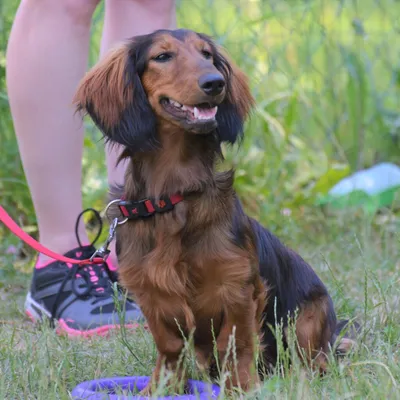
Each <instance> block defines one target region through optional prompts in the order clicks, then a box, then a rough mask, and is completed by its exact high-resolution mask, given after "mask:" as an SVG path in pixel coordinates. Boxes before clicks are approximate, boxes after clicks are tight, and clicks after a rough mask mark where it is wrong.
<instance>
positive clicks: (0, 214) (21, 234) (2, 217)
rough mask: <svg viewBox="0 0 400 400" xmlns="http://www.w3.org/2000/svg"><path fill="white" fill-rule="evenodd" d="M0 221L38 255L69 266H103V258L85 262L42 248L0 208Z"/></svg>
mask: <svg viewBox="0 0 400 400" xmlns="http://www.w3.org/2000/svg"><path fill="white" fill-rule="evenodd" d="M0 221H1V222H3V224H4V225H5V226H6V227H7V228H8V229H9V230H10V231H11V232H12V233H13V234H14V235H15V236H17V237H18V238H20V239H21V240H22V241H24V242H25V243H26V244H27V245H28V246H30V247H32V248H33V249H34V250H36V251H37V252H39V253H42V254H45V255H46V256H48V257H51V258H53V259H54V260H58V261H62V262H65V263H71V264H80V265H85V264H103V263H104V259H103V258H93V259H92V260H91V259H90V258H89V259H87V260H75V259H73V258H69V257H65V256H62V255H60V254H57V253H55V252H54V251H51V250H49V249H48V248H47V247H44V246H43V245H42V244H40V243H39V242H38V241H36V240H35V239H34V238H33V237H32V236H29V235H28V234H27V233H26V232H25V231H23V230H22V229H21V228H20V227H19V226H18V225H17V224H16V223H15V222H14V220H13V219H12V218H11V217H10V216H9V215H8V214H7V212H6V210H5V209H4V208H3V207H2V206H0Z"/></svg>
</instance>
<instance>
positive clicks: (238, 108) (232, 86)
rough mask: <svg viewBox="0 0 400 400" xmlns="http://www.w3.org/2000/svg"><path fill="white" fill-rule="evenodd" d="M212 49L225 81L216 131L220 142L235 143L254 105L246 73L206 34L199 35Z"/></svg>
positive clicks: (241, 134) (240, 136) (217, 66)
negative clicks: (224, 91) (225, 88)
mask: <svg viewBox="0 0 400 400" xmlns="http://www.w3.org/2000/svg"><path fill="white" fill-rule="evenodd" d="M200 36H201V37H202V38H203V39H204V40H206V41H207V42H208V43H209V44H210V45H211V47H212V49H213V53H214V54H213V56H214V65H215V67H216V68H217V69H218V70H219V71H220V72H221V73H222V75H223V76H224V78H225V81H226V83H227V92H226V97H225V100H224V101H223V102H222V103H221V104H220V105H219V106H218V112H217V116H216V118H217V122H218V128H217V133H218V137H219V140H220V141H221V142H228V143H231V144H233V143H235V142H237V141H241V139H242V138H243V126H244V122H245V121H246V118H247V117H248V116H249V114H250V111H251V109H252V108H253V107H254V105H255V101H254V98H253V96H252V94H251V91H250V87H249V83H248V79H247V77H246V75H245V74H244V73H243V72H242V71H241V70H240V69H239V68H238V67H237V66H236V65H235V63H234V62H233V61H232V60H231V59H230V58H229V56H228V55H227V52H226V51H225V50H224V49H223V48H222V47H221V46H219V45H217V44H215V43H214V42H213V41H212V39H211V38H210V37H209V36H207V35H203V34H201V35H200Z"/></svg>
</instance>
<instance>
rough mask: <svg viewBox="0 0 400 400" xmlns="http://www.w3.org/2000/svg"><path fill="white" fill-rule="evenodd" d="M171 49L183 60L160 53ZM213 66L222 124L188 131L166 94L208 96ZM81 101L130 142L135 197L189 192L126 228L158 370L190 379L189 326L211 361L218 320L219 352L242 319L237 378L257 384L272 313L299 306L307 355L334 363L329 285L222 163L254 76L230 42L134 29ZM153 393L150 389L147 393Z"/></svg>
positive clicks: (122, 258) (129, 264)
mask: <svg viewBox="0 0 400 400" xmlns="http://www.w3.org/2000/svg"><path fill="white" fill-rule="evenodd" d="M204 50H206V51H208V52H210V53H211V54H212V57H211V58H210V59H206V58H205V57H204V55H203V53H204ZM163 51H168V52H171V54H173V55H174V57H173V58H172V59H171V60H169V61H168V62H163V63H159V62H156V61H154V57H156V56H157V54H159V53H160V52H163ZM206 72H207V73H208V72H217V73H220V74H222V76H223V77H224V79H225V83H226V87H225V89H224V91H223V93H221V94H220V95H219V96H216V97H215V98H213V99H212V101H213V102H214V103H215V104H218V112H217V115H216V123H214V125H212V123H210V124H208V125H207V124H206V125H205V126H206V127H207V126H208V127H211V126H214V128H213V129H211V130H210V131H209V132H205V130H204V129H205V128H204V126H203V128H201V129H200V128H198V127H197V126H196V125H194V126H193V127H191V128H190V129H189V128H187V124H185V123H184V122H183V121H182V122H180V121H177V120H174V119H173V118H171V116H170V115H168V114H167V113H166V111H165V110H164V109H163V107H162V105H161V104H160V99H161V98H162V97H169V98H172V99H174V100H176V101H178V102H180V103H181V104H188V105H195V104H200V103H204V102H207V101H210V99H209V98H208V97H207V96H206V95H205V93H204V92H203V91H202V90H201V89H200V87H199V84H198V79H199V77H200V76H201V75H202V74H204V73H206ZM75 104H76V106H77V108H78V109H79V110H83V111H86V112H87V113H88V114H89V115H90V117H91V118H92V119H93V121H94V122H95V123H96V124H97V126H98V127H99V128H100V130H101V131H102V132H103V133H104V135H105V137H106V138H107V140H109V141H110V142H112V143H119V144H122V145H123V146H124V148H125V150H124V153H123V156H122V157H124V158H128V159H129V160H130V164H129V167H128V169H127V173H126V179H125V185H124V188H123V195H124V196H125V198H126V199H128V200H139V199H144V198H147V197H153V198H158V197H159V196H161V195H172V194H175V193H182V194H183V195H184V201H183V202H181V203H179V204H177V205H176V206H175V208H174V210H173V211H171V212H168V213H164V214H158V215H154V216H152V217H150V218H147V219H144V220H138V221H131V222H128V223H126V224H125V225H122V226H121V227H120V228H118V243H117V245H118V253H119V254H118V256H119V263H120V278H121V282H122V284H123V285H124V286H125V287H126V288H127V289H128V290H129V291H130V292H131V293H132V294H133V295H134V296H135V298H136V300H137V302H138V304H139V305H140V307H141V309H142V311H143V313H144V315H145V317H146V319H147V322H148V325H149V328H150V330H151V332H152V334H153V337H154V340H155V343H156V345H157V349H158V353H159V355H158V360H157V365H156V368H155V370H154V373H153V379H154V380H157V379H158V377H159V373H160V368H161V365H162V363H163V362H166V365H167V367H168V368H170V369H172V370H174V371H176V372H177V374H176V376H177V377H180V378H182V379H183V375H182V371H181V370H179V371H178V370H177V369H178V366H177V361H178V357H179V355H180V353H181V350H182V348H183V344H184V341H183V338H182V335H181V331H180V329H182V330H183V332H184V333H185V334H187V335H188V334H189V333H190V331H192V330H194V329H195V334H194V339H195V348H196V354H197V357H198V360H199V363H200V364H201V365H203V366H204V367H206V366H207V365H208V364H209V362H211V361H212V351H213V338H212V332H211V325H213V329H214V332H215V335H216V338H217V348H218V354H219V357H220V358H223V357H224V356H225V352H226V347H227V344H228V341H229V335H230V334H231V333H232V329H233V327H234V326H235V327H236V333H235V334H236V357H237V362H238V364H237V371H236V370H235V371H234V372H233V373H232V376H231V378H230V382H229V384H228V386H229V387H236V386H239V385H240V386H241V387H242V389H249V388H250V387H252V386H253V385H254V384H256V383H257V382H258V379H259V377H258V373H257V368H256V366H255V365H254V360H255V351H256V349H255V345H254V339H255V337H259V338H260V339H261V341H262V347H263V356H264V361H265V364H266V365H267V367H271V368H272V367H273V366H274V365H275V363H276V357H277V354H276V340H275V337H274V334H273V333H272V331H271V329H270V326H272V327H274V326H275V321H276V318H275V317H277V319H278V321H281V320H283V321H284V324H285V326H286V324H287V316H288V314H289V315H294V312H295V310H296V308H298V311H299V313H298V319H297V325H296V333H297V338H298V342H299V346H300V348H301V349H303V350H304V352H305V355H306V358H305V360H306V362H307V363H311V361H312V360H313V365H314V366H315V367H316V368H318V369H320V371H321V372H323V371H325V370H326V366H327V354H328V353H329V348H330V346H331V345H333V342H334V340H335V339H336V335H337V332H336V333H335V330H336V326H337V324H336V316H335V312H334V309H333V305H332V300H331V298H330V297H329V295H328V293H327V290H326V288H325V286H324V285H323V283H322V282H321V281H320V280H319V278H318V277H317V275H316V274H315V272H314V271H313V270H312V269H311V267H310V266H309V265H308V264H307V263H306V262H305V261H304V260H303V259H302V258H301V257H300V256H299V255H297V254H296V253H295V252H294V251H292V250H290V249H288V248H286V247H285V246H284V245H283V244H282V243H281V242H280V241H279V240H278V239H277V238H276V237H275V236H273V235H272V234H271V233H270V232H269V231H267V230H266V229H265V228H263V227H262V226H261V225H259V224H258V222H256V221H255V220H253V219H250V218H249V217H247V216H246V214H245V213H244V211H243V210H242V207H241V204H240V201H239V199H238V198H237V196H236V194H235V191H234V189H233V181H234V177H233V172H232V171H227V172H222V173H221V172H220V173H217V172H216V171H215V164H216V162H217V161H218V160H219V159H220V158H221V150H220V146H221V143H222V142H229V143H235V142H236V141H238V140H240V139H241V137H242V134H243V124H244V122H245V120H246V118H247V116H248V114H249V112H250V110H251V108H252V106H253V104H254V100H253V98H252V96H251V93H250V90H249V86H248V82H247V78H246V76H245V75H244V73H243V72H242V71H240V70H239V69H238V68H237V67H236V66H235V65H234V64H233V62H232V61H231V60H229V59H228V56H227V55H226V54H224V53H223V51H222V49H221V48H219V47H218V46H217V45H216V44H215V43H214V42H213V41H212V40H211V39H210V38H209V37H207V36H205V35H202V34H197V33H194V32H191V31H186V30H177V31H157V32H155V33H153V34H150V35H146V36H139V37H135V38H132V39H130V40H128V41H127V42H126V43H124V44H122V45H121V46H120V47H118V48H117V49H116V50H114V51H113V52H111V53H110V54H109V56H108V57H107V58H105V59H104V60H103V61H101V62H100V63H99V64H98V65H96V66H95V67H94V68H93V69H92V70H91V71H89V72H88V74H87V75H86V77H85V78H84V79H83V81H82V82H81V84H80V86H79V88H78V91H77V93H76V97H75ZM211 321H212V322H211ZM177 324H179V325H180V328H178V326H177ZM284 332H286V329H284ZM229 360H230V362H229V366H230V368H233V367H232V365H233V363H232V358H229ZM150 391H151V388H150V386H149V387H148V388H147V389H146V390H145V391H144V392H145V393H149V392H150Z"/></svg>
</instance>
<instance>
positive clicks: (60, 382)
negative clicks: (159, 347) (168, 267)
mask: <svg viewBox="0 0 400 400" xmlns="http://www.w3.org/2000/svg"><path fill="white" fill-rule="evenodd" d="M17 4H18V2H17V1H16V0H10V1H9V2H1V3H0V16H1V19H0V22H1V23H0V135H1V144H0V156H1V157H0V204H2V205H4V206H6V207H7V209H8V210H9V211H10V212H11V214H12V216H13V217H14V218H15V219H17V220H18V221H19V223H20V224H21V225H22V226H23V227H24V229H25V230H27V231H28V232H30V233H31V234H33V235H37V229H36V221H35V216H34V213H33V210H32V204H31V200H30V197H29V191H28V189H27V186H26V182H25V178H24V175H23V171H22V168H21V164H20V159H19V156H18V149H17V146H16V141H15V136H14V132H13V128H12V123H11V117H10V113H9V108H8V99H7V92H6V89H5V79H4V71H5V59H4V50H5V47H6V42H7V38H8V33H9V29H10V26H11V23H12V19H13V15H14V12H15V9H16V7H17ZM178 11H179V21H180V25H181V26H186V27H191V28H193V29H197V30H200V31H203V32H206V33H209V34H213V35H214V36H215V37H216V38H217V39H218V40H219V41H220V42H221V43H223V44H224V45H225V46H226V47H227V48H228V50H229V51H230V53H231V54H232V56H233V58H234V59H235V60H236V61H237V63H238V64H239V65H240V66H241V67H242V68H243V69H245V71H246V72H247V73H248V75H249V76H250V78H251V82H252V87H253V92H254V94H255V96H256V98H257V104H258V109H257V112H256V113H255V114H254V117H253V119H252V121H251V122H250V123H249V124H248V126H247V131H246V140H245V142H244V143H243V146H242V148H241V149H239V150H238V149H233V150H231V149H227V152H226V155H227V160H226V164H227V165H228V166H232V165H235V166H236V169H237V179H236V188H237V190H238V193H239V194H240V196H241V197H242V199H243V201H244V203H245V205H246V209H247V211H248V212H249V213H250V214H251V215H252V216H256V217H257V218H258V219H259V220H261V221H262V222H263V223H264V224H265V225H267V226H268V227H269V228H270V229H271V230H272V231H273V232H274V233H276V234H278V235H279V236H280V237H281V238H282V239H283V240H284V241H285V242H286V243H287V244H289V245H291V246H292V247H294V248H295V249H296V250H298V251H299V252H300V253H301V254H302V255H303V256H304V257H305V258H306V259H307V260H308V261H309V262H310V263H311V264H312V265H313V266H314V268H315V270H316V271H317V273H318V274H319V275H320V277H321V278H322V279H323V281H324V282H325V283H326V284H327V286H328V288H329V290H330V292H331V294H332V297H333V299H334V302H335V304H336V309H337V312H338V315H339V317H340V318H353V317H356V318H357V319H358V320H359V322H361V323H362V325H363V327H364V331H363V334H362V337H361V340H360V344H359V347H358V349H357V350H356V351H355V352H354V353H353V354H351V356H350V357H349V359H347V360H346V361H345V362H344V363H341V364H339V365H334V366H333V367H332V371H331V373H329V374H328V376H326V377H325V378H324V379H320V378H319V377H317V376H314V375H313V374H312V373H310V372H309V371H303V370H301V369H300V368H299V367H298V364H295V366H294V368H293V370H292V371H290V373H289V371H286V370H283V371H280V372H279V373H278V372H277V374H276V375H275V376H274V377H272V378H269V379H268V380H267V381H266V382H265V384H264V385H263V387H262V389H261V392H260V393H258V394H250V395H249V396H248V397H249V398H259V399H266V398H290V399H292V398H293V399H295V398H296V399H298V398H305V399H309V398H310V399H313V398H315V399H320V398H340V399H344V398H360V399H361V398H363V399H364V398H369V399H396V398H400V388H399V386H400V344H399V343H400V339H399V338H400V311H399V309H400V307H399V306H400V290H399V284H400V272H399V271H400V246H399V231H400V229H399V227H400V218H399V214H398V212H396V208H395V206H392V207H390V208H388V209H385V210H381V211H380V212H379V213H377V214H374V215H370V214H366V213H364V212H363V211H362V210H351V211H346V212H345V211H343V212H335V213H333V212H331V211H329V210H326V209H323V208H321V207H318V206H316V202H317V200H318V198H319V196H320V195H323V194H326V192H327V190H328V189H329V188H330V187H331V186H332V185H333V184H334V183H335V182H336V181H337V180H338V179H340V178H341V177H342V176H344V175H347V174H349V173H351V172H354V171H355V170H357V169H358V168H361V167H367V166H370V165H372V164H373V163H374V162H377V161H381V160H391V161H393V162H397V163H399V160H400V156H399V154H400V147H399V146H400V145H399V143H400V140H399V138H400V129H399V127H400V123H399V119H398V118H399V117H398V110H399V109H400V93H399V86H400V65H399V61H398V54H399V51H400V40H399V28H400V25H399V21H400V4H399V2H398V1H395V0H383V1H377V0H376V1H375V0H363V2H360V1H350V0H349V1H333V0H332V1H329V0H325V1H320V0H318V1H305V0H303V1H300V0H291V1H289V0H287V1H283V0H274V1H268V2H267V1H262V0H253V1H250V0H247V1H240V0H236V1H228V0H218V1H214V2H213V1H209V0H191V1H186V0H183V1H181V2H180V5H179V10H178ZM101 15H102V9H101V8H99V10H98V13H97V15H96V18H95V23H94V27H93V36H92V50H91V62H92V63H93V62H94V61H95V60H96V57H97V53H98V43H99V35H100V30H101ZM98 138H99V136H98V132H96V131H95V130H94V129H93V127H92V126H91V125H90V124H88V130H87V136H86V138H85V156H84V175H85V186H84V188H83V195H84V202H85V206H95V207H98V208H100V207H102V204H103V203H102V201H103V198H104V195H105V192H106V180H105V171H104V156H103V154H102V152H101V149H102V144H101V143H99V142H98ZM32 260H33V253H32V252H31V251H30V250H29V249H27V248H25V247H24V246H21V244H20V243H19V242H18V241H17V240H16V239H15V238H14V237H12V236H11V235H9V234H8V233H7V232H5V231H4V230H2V227H0V300H1V301H0V399H3V398H4V399H40V400H42V399H43V400H44V399H68V398H70V397H69V392H70V391H71V390H72V388H73V387H74V386H75V385H76V384H77V383H79V382H81V381H83V380H86V379H95V378H99V377H106V376H115V375H148V374H150V372H151V370H152V367H153V366H154V360H155V351H154V345H153V342H152V340H151V337H150V336H149V334H148V333H146V332H144V331H142V330H140V331H139V332H137V333H135V334H128V335H127V336H124V332H120V333H118V334H115V335H114V336H112V337H111V338H109V339H107V340H105V339H92V340H90V341H86V340H85V341H83V340H72V341H71V340H68V339H66V338H59V337H57V336H56V335H55V334H54V332H53V331H52V330H51V329H49V328H47V327H42V328H41V329H37V328H35V327H34V326H33V325H32V324H31V323H30V322H29V321H27V320H26V318H25V316H24V314H23V299H24V296H25V294H26V291H27V287H28V285H29V278H30V277H29V271H30V269H31V267H32ZM161 389H162V388H161ZM161 389H160V390H161ZM257 396H258V397H257ZM236 397H237V396H236Z"/></svg>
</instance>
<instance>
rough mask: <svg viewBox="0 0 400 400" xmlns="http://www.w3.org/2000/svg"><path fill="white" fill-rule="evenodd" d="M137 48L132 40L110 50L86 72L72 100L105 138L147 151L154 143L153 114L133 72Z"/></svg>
mask: <svg viewBox="0 0 400 400" xmlns="http://www.w3.org/2000/svg"><path fill="white" fill-rule="evenodd" d="M139 51H140V49H139V45H138V44H137V43H135V42H132V41H130V42H127V43H125V44H123V45H121V46H119V47H118V48H116V49H114V50H113V51H111V52H110V53H109V54H108V55H107V56H106V57H105V58H104V59H103V60H102V61H100V62H99V63H98V64H97V65H96V66H94V67H93V68H92V69H91V70H90V71H89V72H88V73H87V74H86V76H85V77H84V78H83V80H82V81H81V83H80V85H79V87H78V89H77V92H76V94H75V97H74V100H73V102H74V105H75V106H76V109H77V110H78V111H81V112H86V113H87V114H88V115H89V116H90V117H91V118H92V120H93V122H94V123H95V124H96V126H97V127H98V128H99V129H100V130H101V131H102V132H103V134H104V135H105V137H106V139H107V141H109V142H110V143H119V144H122V145H123V146H126V147H128V148H129V149H130V150H131V151H146V150H151V149H153V148H155V147H156V146H157V144H158V141H157V136H156V119H155V115H154V113H153V110H152V109H151V106H150V104H149V102H148V100H147V96H146V93H145V91H144V89H143V86H142V83H141V81H140V77H139V75H138V71H137V62H138V58H139V55H138V53H139Z"/></svg>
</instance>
